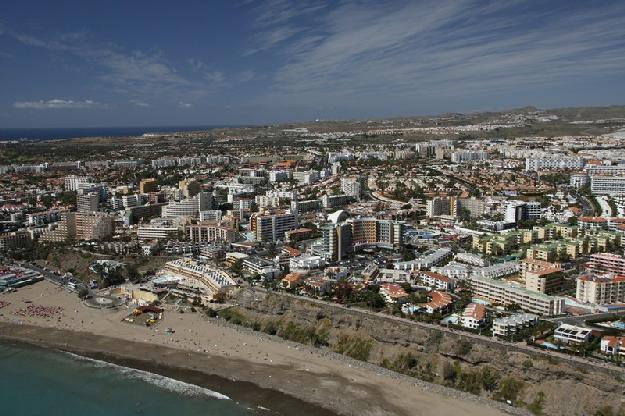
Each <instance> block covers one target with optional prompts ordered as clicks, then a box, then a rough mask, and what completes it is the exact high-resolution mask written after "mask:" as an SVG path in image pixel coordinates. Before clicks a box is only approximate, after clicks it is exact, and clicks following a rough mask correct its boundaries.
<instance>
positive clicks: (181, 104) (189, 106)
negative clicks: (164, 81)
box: [178, 101, 193, 108]
mask: <svg viewBox="0 0 625 416" xmlns="http://www.w3.org/2000/svg"><path fill="white" fill-rule="evenodd" d="M178 107H180V108H191V107H193V104H191V103H185V102H184V101H179V102H178Z"/></svg>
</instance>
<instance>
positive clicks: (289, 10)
mask: <svg viewBox="0 0 625 416" xmlns="http://www.w3.org/2000/svg"><path fill="white" fill-rule="evenodd" d="M247 3H248V4H247V6H248V7H250V5H251V8H252V13H253V14H254V15H255V20H254V25H255V27H256V28H258V29H259V30H258V31H257V32H256V33H255V35H254V38H253V39H252V41H251V46H250V47H249V48H247V49H246V50H244V51H243V56H250V55H253V54H255V53H258V52H261V51H264V50H267V49H271V48H274V47H276V46H278V45H283V44H284V43H285V42H286V41H287V40H291V39H292V38H293V37H294V36H295V35H297V34H299V33H301V32H302V31H304V29H305V26H304V25H302V22H301V21H298V20H301V19H302V18H306V19H310V18H311V16H312V15H314V14H315V13H318V12H320V11H321V10H323V9H324V8H326V7H327V4H325V3H323V2H320V1H314V0H300V1H297V2H292V1H289V0H265V1H259V2H253V1H251V2H247Z"/></svg>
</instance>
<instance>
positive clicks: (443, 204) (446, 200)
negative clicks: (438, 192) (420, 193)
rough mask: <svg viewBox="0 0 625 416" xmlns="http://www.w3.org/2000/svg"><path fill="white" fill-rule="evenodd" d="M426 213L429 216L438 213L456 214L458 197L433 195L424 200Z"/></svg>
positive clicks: (431, 216) (434, 215)
mask: <svg viewBox="0 0 625 416" xmlns="http://www.w3.org/2000/svg"><path fill="white" fill-rule="evenodd" d="M426 215H427V216H428V217H429V218H433V217H437V216H439V215H448V216H452V217H457V216H458V198H457V197H455V196H442V197H441V196H435V197H434V198H432V199H429V200H428V201H427V202H426Z"/></svg>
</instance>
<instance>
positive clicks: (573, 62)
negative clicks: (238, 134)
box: [0, 0, 625, 127]
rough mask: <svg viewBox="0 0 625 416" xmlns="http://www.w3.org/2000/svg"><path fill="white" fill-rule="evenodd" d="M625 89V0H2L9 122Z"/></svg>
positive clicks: (428, 104) (572, 101)
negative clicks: (177, 0)
mask: <svg viewBox="0 0 625 416" xmlns="http://www.w3.org/2000/svg"><path fill="white" fill-rule="evenodd" d="M612 104H625V1H623V0H615V1H607V0H606V1H602V0H593V1H576V0H562V1H560V0H550V1H544V0H536V1H529V0H528V1H522V0H506V1H475V0H432V1H429V0H423V1H422V0H407V1H400V0H397V1H392V0H388V1H367V0H342V1H316V0H295V1H289V0H228V1H218V0H211V1H194V0H187V1H179V2H174V1H171V0H169V1H162V0H150V1H142V0H135V1H127V0H125V1H113V0H111V1H84V0H55V1H49V0H42V1H29V0H20V1H3V2H0V127H104V126H111V127H113V126H172V125H243V124H264V123H278V122H280V123H282V122H297V121H308V120H314V119H325V120H327V119H368V118H385V117H393V116H410V115H432V114H439V113H443V112H472V111H485V110H505V109H510V108H515V107H521V106H527V105H534V106H537V107H540V108H553V107H562V106H587V105H612Z"/></svg>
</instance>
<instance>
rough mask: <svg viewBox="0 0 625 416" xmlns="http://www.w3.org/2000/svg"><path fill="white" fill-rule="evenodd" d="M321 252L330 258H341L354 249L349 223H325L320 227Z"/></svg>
mask: <svg viewBox="0 0 625 416" xmlns="http://www.w3.org/2000/svg"><path fill="white" fill-rule="evenodd" d="M321 235H322V242H323V245H322V252H323V254H324V255H325V256H326V257H327V258H328V259H331V260H338V261H340V260H343V259H344V258H346V257H347V256H349V254H350V253H352V252H353V251H354V247H353V241H352V227H351V224H348V223H342V224H327V225H324V226H323V227H321Z"/></svg>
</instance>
